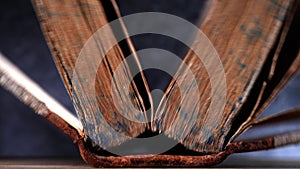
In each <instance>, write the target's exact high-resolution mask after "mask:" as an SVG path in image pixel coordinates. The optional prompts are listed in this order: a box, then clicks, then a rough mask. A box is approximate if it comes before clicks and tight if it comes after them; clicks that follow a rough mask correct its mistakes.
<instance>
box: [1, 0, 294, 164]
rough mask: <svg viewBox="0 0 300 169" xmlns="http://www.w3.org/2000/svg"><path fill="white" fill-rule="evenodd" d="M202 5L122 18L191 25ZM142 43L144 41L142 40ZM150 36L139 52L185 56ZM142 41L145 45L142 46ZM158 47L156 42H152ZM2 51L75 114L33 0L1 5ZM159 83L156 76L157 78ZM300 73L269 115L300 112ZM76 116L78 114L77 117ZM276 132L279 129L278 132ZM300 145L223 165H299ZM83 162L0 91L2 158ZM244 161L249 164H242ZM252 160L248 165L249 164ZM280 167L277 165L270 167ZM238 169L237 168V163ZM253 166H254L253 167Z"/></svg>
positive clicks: (126, 6) (162, 7)
mask: <svg viewBox="0 0 300 169" xmlns="http://www.w3.org/2000/svg"><path fill="white" fill-rule="evenodd" d="M202 6H203V1H198V0H192V1H189V2H188V3H187V2H186V1H183V0H174V1H172V4H170V3H169V1H168V2H167V1H159V0H154V1H134V0H127V1H120V8H121V11H122V13H123V14H130V13H135V12H145V11H159V12H166V13H171V14H175V15H177V16H180V17H183V18H185V19H187V20H188V21H190V22H192V23H196V22H197V20H198V17H199V13H200V12H199V11H200V10H199V9H201V7H202ZM142 39H143V40H142ZM145 39H147V36H140V37H135V38H134V42H135V44H136V48H137V49H138V50H139V49H143V48H148V47H160V48H164V49H167V50H170V51H172V52H174V53H175V54H178V55H183V54H184V50H180V49H179V48H178V44H176V43H173V42H168V43H166V42H165V41H164V38H162V39H157V37H149V38H148V40H145ZM140 41H142V43H139V42H140ZM153 42H154V43H153ZM0 51H1V52H2V53H3V54H4V55H6V57H7V58H9V59H10V60H11V61H12V62H13V63H15V64H16V65H17V66H18V67H19V68H20V69H21V70H23V71H24V72H26V74H28V75H29V76H30V77H31V78H32V79H33V80H35V81H36V82H37V83H38V84H40V85H41V86H42V87H43V88H44V89H45V90H46V91H47V92H49V93H50V94H51V95H52V96H53V97H55V98H56V99H57V100H58V101H59V102H61V103H62V104H63V105H64V106H65V107H67V108H68V109H69V110H70V111H72V112H74V109H73V107H72V104H71V101H70V99H69V96H68V95H67V93H66V90H65V88H64V86H63V84H62V82H61V79H60V77H59V75H58V73H57V70H56V68H55V65H54V62H53V60H52V58H51V55H50V52H49V50H48V48H47V45H46V43H45V40H44V38H43V35H42V33H41V30H40V27H39V23H38V20H37V18H36V16H35V13H34V10H33V8H32V6H31V3H30V0H1V1H0ZM152 78H153V79H155V77H152ZM151 83H152V84H150V85H151V86H155V85H158V86H159V85H162V86H164V85H166V83H165V82H164V81H163V80H161V81H152V82H151ZM299 96H300V74H299V73H298V75H297V76H295V77H294V79H293V80H292V81H291V82H290V83H289V84H288V86H287V87H286V88H285V89H284V90H283V91H282V92H281V93H280V95H279V97H277V98H276V100H275V101H274V102H273V104H272V105H271V106H270V107H269V108H268V109H267V110H266V112H265V114H273V113H276V112H280V111H283V110H287V109H290V108H292V107H300V98H299ZM74 113H75V112H74ZM274 130H275V129H274ZM299 150H300V146H289V147H286V148H280V149H276V150H270V151H262V152H257V153H243V154H238V155H233V156H232V157H231V158H229V159H228V160H227V161H225V163H223V165H224V166H227V165H232V164H230V163H232V162H233V161H236V159H241V160H239V161H238V163H235V164H240V165H243V164H249V165H251V163H249V160H250V161H251V159H255V160H267V161H268V160H271V161H272V160H273V161H274V160H280V161H285V162H291V161H294V162H296V163H289V164H291V165H297V166H298V167H299V166H300V165H299V164H300V153H299ZM59 156H62V157H79V152H78V150H77V147H76V146H74V144H73V143H72V141H71V139H70V138H68V137H67V136H66V135H64V134H63V133H62V132H61V131H59V130H58V129H57V128H56V127H54V126H53V125H52V124H50V123H49V122H48V121H47V120H45V119H43V118H42V117H40V116H38V115H36V114H35V113H34V112H33V111H32V110H31V109H30V108H29V107H27V106H26V105H24V104H23V103H21V102H20V101H18V100H17V99H16V98H15V97H14V96H12V95H11V94H10V93H8V92H6V91H5V90H3V89H2V88H0V158H1V157H2V158H4V157H59ZM243 161H245V162H243ZM247 161H248V163H247ZM269 164H270V165H271V166H272V164H273V165H275V164H276V163H274V162H270V163H269ZM233 165H234V164H233ZM252 165H253V164H252Z"/></svg>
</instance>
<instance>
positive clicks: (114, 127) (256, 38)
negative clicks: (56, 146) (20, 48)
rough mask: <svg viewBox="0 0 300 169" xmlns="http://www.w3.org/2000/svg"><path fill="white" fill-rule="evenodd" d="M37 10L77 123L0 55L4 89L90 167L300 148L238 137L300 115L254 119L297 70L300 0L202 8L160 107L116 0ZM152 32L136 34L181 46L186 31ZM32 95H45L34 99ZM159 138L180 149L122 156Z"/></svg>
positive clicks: (274, 138) (187, 161)
mask: <svg viewBox="0 0 300 169" xmlns="http://www.w3.org/2000/svg"><path fill="white" fill-rule="evenodd" d="M33 5H34V7H35V10H36V13H37V15H38V18H39V20H40V23H41V27H42V30H43V32H44V35H45V38H46V40H47V42H48V45H49V48H50V50H51V52H52V55H53V58H54V61H55V63H56V66H57V68H58V70H59V72H60V74H61V77H62V79H63V81H64V83H65V86H66V89H67V90H68V92H69V95H70V97H71V99H72V101H73V103H74V107H75V108H76V111H77V114H78V118H79V120H78V119H76V118H74V117H73V116H72V115H70V113H68V112H67V111H65V110H64V109H63V108H62V107H61V106H59V104H57V103H56V102H55V101H52V102H49V100H52V99H51V98H50V97H48V96H47V95H46V94H45V93H44V92H43V91H41V90H40V89H37V88H38V87H36V86H35V85H33V83H32V82H30V81H29V82H28V83H26V85H25V86H24V84H22V83H21V82H20V80H18V78H14V76H15V75H18V76H17V77H23V78H22V79H26V77H25V76H24V75H22V73H20V72H19V71H18V70H15V68H13V69H12V70H11V69H10V68H11V67H13V66H12V65H10V64H9V62H8V61H6V60H5V59H4V58H3V59H2V62H3V64H2V65H1V68H2V69H1V81H0V82H1V84H2V85H3V86H4V87H5V88H7V89H8V90H10V91H11V92H13V93H14V94H15V95H16V96H17V97H18V98H20V99H21V100H22V101H24V102H25V103H27V104H28V105H30V106H31V107H33V108H34V109H35V110H36V111H37V112H38V113H39V114H41V115H43V116H44V117H45V118H47V119H49V120H50V121H51V122H52V123H54V124H55V125H56V126H58V127H59V128H60V129H62V130H63V131H64V132H65V133H66V134H68V135H69V136H70V137H71V138H72V139H73V140H74V142H76V143H77V144H78V146H79V148H80V152H81V155H82V157H83V159H84V160H85V161H86V162H87V163H90V164H92V165H94V166H97V167H99V166H190V167H191V166H208V165H214V164H218V163H220V162H221V161H222V160H224V159H225V158H226V157H227V156H228V155H230V154H232V153H238V152H246V151H255V150H262V149H269V148H275V147H279V146H283V145H287V144H293V143H298V142H299V141H300V134H299V133H300V132H299V131H293V132H288V133H275V134H272V135H269V136H266V137H260V138H251V139H249V140H238V141H237V140H235V138H236V137H237V136H238V135H240V134H242V133H243V132H245V131H246V130H248V129H250V128H253V127H255V126H268V125H274V124H276V122H277V121H285V120H288V119H291V118H295V117H298V116H299V115H298V114H299V111H300V110H298V109H296V110H291V111H288V112H282V113H279V114H278V115H275V116H270V117H266V118H260V119H259V118H257V117H258V116H259V115H260V114H261V112H262V111H263V110H264V109H265V107H266V106H267V105H268V104H269V103H270V102H271V101H272V99H273V98H274V97H275V96H276V94H277V93H278V92H279V90H280V89H281V88H282V87H283V86H284V84H285V83H286V82H287V81H288V80H289V79H290V78H291V77H292V76H293V75H294V74H295V73H296V72H297V70H299V68H300V54H299V39H298V34H299V33H298V32H297V30H299V25H300V24H299V1H296V0H295V1H293V0H277V1H276V0H270V1H261V0H245V1H237V0H232V1H217V0H216V1H207V5H206V10H205V12H204V13H203V17H202V20H203V22H201V23H199V26H198V27H199V28H200V29H201V32H200V34H199V32H198V33H197V32H196V33H195V35H194V36H193V37H194V39H192V40H191V42H190V43H189V42H187V44H188V45H189V47H190V48H191V50H189V51H188V52H187V54H186V56H185V57H184V59H183V61H182V63H181V65H180V66H179V67H178V69H177V71H176V72H175V73H174V75H173V76H172V80H171V81H170V83H169V85H168V87H167V89H166V90H165V91H164V94H163V97H162V99H161V101H160V103H159V105H158V106H157V107H155V106H154V100H153V98H152V95H151V91H150V88H149V86H148V83H149V82H148V81H147V77H146V76H145V74H144V72H143V69H144V68H143V65H142V64H141V63H140V61H139V55H138V51H136V50H135V48H134V44H133V43H132V41H131V40H130V37H129V36H130V35H132V34H134V33H136V34H138V33H137V32H134V31H136V29H135V28H132V27H131V25H128V22H130V16H129V17H127V18H126V17H122V15H121V12H120V11H119V9H118V4H117V3H116V2H115V1H113V0H112V1H108V0H101V1H95V0H78V1H52V0H35V1H33ZM62 9H63V10H62ZM140 16H142V18H140V19H144V20H140V22H141V23H144V24H147V23H151V22H153V23H155V21H156V20H159V17H162V18H164V17H166V18H167V19H166V20H165V22H168V21H171V22H170V23H171V24H172V21H174V20H176V18H175V17H173V16H170V15H166V14H159V13H143V15H140ZM121 17H122V18H121ZM131 17H135V16H134V15H133V16H131ZM151 17H152V18H153V17H154V18H155V19H151ZM170 18H171V19H170ZM168 19H169V20H168ZM179 20H180V19H179ZM135 21H136V20H135ZM143 21H144V22H143ZM180 21H182V20H180ZM180 23H185V22H180ZM186 24H188V23H186ZM141 25H142V24H141ZM141 27H143V25H142V26H141ZM155 28H156V27H155V25H151V26H149V25H148V27H146V28H145V30H146V31H148V32H146V31H145V30H143V28H141V32H144V33H160V34H163V35H173V36H174V37H175V38H176V37H177V38H178V39H180V35H181V34H183V32H180V30H179V32H175V33H173V34H170V33H168V31H166V30H164V31H166V32H163V31H162V32H158V31H157V30H156V29H155ZM204 35H205V36H204ZM174 37H173V38H174ZM183 42H185V41H184V40H183ZM129 55H130V57H129ZM7 65H10V66H7ZM8 70H9V71H8ZM11 72H14V73H11ZM37 91H38V93H44V94H43V96H41V97H40V95H39V94H34V93H35V92H37ZM156 136H166V137H168V138H170V139H171V140H174V141H175V142H176V143H178V145H176V146H175V147H173V148H170V149H168V150H166V151H164V152H159V153H158V154H156V152H154V154H151V153H150V154H145V153H140V154H139V153H134V152H127V153H125V154H122V151H119V150H118V147H120V146H124V145H125V146H126V144H128V142H131V141H132V140H139V139H135V138H144V137H146V138H147V137H156ZM140 140H146V139H140ZM158 140H159V141H161V139H158ZM133 142H134V141H133ZM145 144H146V143H145ZM156 144H157V146H158V144H163V142H156Z"/></svg>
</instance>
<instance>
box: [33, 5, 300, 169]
mask: <svg viewBox="0 0 300 169" xmlns="http://www.w3.org/2000/svg"><path fill="white" fill-rule="evenodd" d="M107 3H111V4H113V6H114V10H115V13H116V16H119V17H120V16H121V14H120V11H118V9H117V6H116V3H115V2H114V1H112V2H110V1H106V0H103V1H93V0H78V1H50V0H49V1H47V0H35V1H33V4H34V6H35V9H36V12H37V15H38V17H39V19H40V23H41V26H42V29H43V32H44V34H45V37H46V39H47V42H48V45H49V47H50V49H51V51H52V54H53V57H54V60H55V62H56V64H57V68H58V69H59V71H60V73H61V76H62V78H63V80H64V82H65V84H66V88H67V90H68V92H69V94H70V95H72V84H71V80H70V79H71V75H72V72H73V68H74V64H75V61H76V58H77V56H78V54H79V52H80V50H81V48H82V46H83V45H84V43H85V41H86V40H87V39H88V38H89V37H90V36H91V35H92V33H93V32H94V31H96V30H97V29H98V28H99V27H101V26H102V25H104V24H106V23H107V22H108V20H105V19H103V16H105V15H107V13H105V12H104V9H105V5H104V4H107ZM62 8H63V9H64V10H62ZM251 10H252V11H251ZM247 12H248V13H249V15H245V14H244V13H246V14H247ZM251 12H252V13H251ZM255 13H257V14H258V15H260V16H261V18H260V19H262V20H257V18H250V16H252V15H250V14H255ZM264 13H267V14H270V15H265V14H264ZM244 15H245V16H244ZM240 16H241V17H240ZM270 16H272V17H273V18H271V17H270ZM101 17H102V19H101ZM224 17H226V18H224ZM227 17H228V18H227ZM107 18H109V16H108V17H107ZM270 18H271V19H270ZM224 21H226V23H225V22H224ZM241 21H243V23H244V24H243V23H240V22H241ZM260 24H264V26H263V27H260ZM224 25H225V26H226V27H225V26H224ZM299 25H300V24H299V1H292V0H291V1H284V0H278V1H275V0H271V1H251V0H249V1H213V2H212V4H211V6H210V10H209V13H208V14H207V17H206V19H204V22H203V24H202V25H201V28H202V30H203V31H204V32H205V33H206V34H207V35H208V37H209V38H211V39H212V43H213V44H214V45H215V47H216V48H217V50H218V51H219V52H220V55H222V56H224V57H223V58H226V57H225V56H226V55H231V54H232V53H233V52H235V51H230V49H229V48H228V46H230V45H232V47H237V46H235V45H236V44H235V42H234V40H235V38H236V39H242V40H241V43H240V45H242V44H243V43H244V44H248V45H249V44H250V45H253V44H257V46H255V45H254V46H255V47H253V48H252V49H251V48H249V49H247V50H248V51H250V55H251V56H253V57H256V56H257V55H259V54H261V57H262V58H264V59H265V60H266V62H265V63H267V64H264V65H263V66H262V67H260V68H261V71H258V73H259V74H258V75H257V78H255V79H254V80H255V82H254V83H253V86H252V88H251V91H250V94H249V95H248V97H247V98H248V99H246V101H245V102H244V103H243V104H241V105H238V110H239V112H244V113H243V114H242V113H240V114H239V115H237V116H230V117H229V118H227V119H229V121H227V122H228V123H229V124H230V125H228V126H227V128H226V129H225V130H224V133H223V135H222V134H221V135H219V132H216V133H215V137H216V138H220V140H222V141H223V142H222V143H223V146H222V148H221V150H218V151H216V152H212V153H208V154H207V155H205V154H203V155H197V156H196V155H193V156H192V155H191V156H190V155H168V154H162V155H143V156H141V155H140V156H139V155H136V156H104V155H101V154H97V153H95V151H93V150H92V149H91V147H90V146H88V145H87V143H86V141H87V140H86V136H85V134H84V131H78V130H77V129H75V128H73V127H72V126H71V125H69V124H68V123H67V122H66V121H65V120H64V119H62V118H60V117H59V116H58V115H57V114H56V113H55V112H51V111H49V113H46V114H44V115H43V116H44V117H45V118H47V119H48V120H49V121H51V122H52V123H53V124H54V125H56V126H57V127H58V128H60V129H61V130H62V131H64V132H65V133H66V134H67V135H69V136H70V137H71V138H72V139H73V141H74V142H75V143H76V144H77V145H78V147H79V149H80V153H81V155H82V158H83V159H84V160H85V161H86V162H87V163H89V164H92V165H93V166H95V167H100V166H181V167H183V166H185V167H193V166H210V165H215V164H218V163H220V162H221V161H222V160H224V159H225V158H226V157H227V156H228V155H230V154H232V153H239V152H246V151H255V150H263V149H270V148H275V147H279V146H283V145H287V144H293V143H297V142H299V140H300V138H299V133H298V132H292V133H282V134H279V135H275V136H270V137H266V138H260V139H254V140H249V141H237V142H235V141H233V140H234V138H235V136H237V135H239V134H241V133H242V132H243V131H245V130H247V129H249V128H251V127H252V126H255V125H259V124H262V123H265V122H266V121H268V120H272V119H273V118H276V117H269V118H266V119H260V120H257V119H256V117H257V116H258V115H259V114H260V113H261V112H262V110H263V109H264V108H265V107H266V106H267V105H268V103H270V101H271V100H272V98H274V97H275V95H276V94H277V93H278V91H279V90H280V89H281V88H282V87H283V85H284V84H285V83H286V82H287V80H288V79H290V78H291V77H292V75H293V74H295V72H296V71H297V70H298V69H299V67H300V55H299V39H297V37H299V33H298V32H297V30H299ZM222 26H223V27H222ZM247 26H248V27H247ZM255 26H256V27H255ZM236 29H239V30H240V31H241V32H242V33H243V34H226V33H223V30H226V32H230V30H231V31H232V32H234V30H236ZM265 32H266V34H264V36H263V33H265ZM220 37H222V39H218V38H220ZM264 38H265V39H264ZM264 40H266V41H267V42H266V43H265V42H263V41H264ZM224 42H225V44H224ZM226 42H228V43H226ZM127 43H128V44H129V48H130V49H131V50H133V51H134V49H133V48H132V47H131V45H132V44H131V42H130V40H127ZM264 43H265V44H266V46H267V48H266V49H264V47H265V46H263V44H264ZM290 45H292V47H291V46H290ZM116 50H118V49H116ZM257 50H258V51H257ZM192 55H193V54H192V53H189V54H188V55H187V57H186V58H187V59H186V61H187V62H189V61H190V60H193V58H192ZM286 56H289V59H285V58H286ZM191 58H192V59H191ZM189 59H190V60H189ZM222 61H223V62H226V60H222ZM240 61H242V60H240ZM245 61H247V60H245ZM249 62H250V61H249ZM240 64H242V63H240ZM241 67H244V66H243V64H242V66H241ZM240 71H241V70H240ZM246 75H248V76H249V77H251V73H248V74H247V73H246ZM230 76H232V77H235V76H236V75H235V74H234V73H232V74H231V75H230ZM250 82H251V81H250ZM146 90H148V89H146ZM235 90H236V89H235ZM241 92H242V91H241ZM232 97H237V96H232ZM237 99H238V98H237ZM235 101H236V100H234V99H233V102H235ZM249 108H250V110H249ZM227 109H229V108H227ZM227 111H228V110H227ZM228 112H229V111H228ZM295 112H299V110H294V111H290V112H287V113H288V114H293V115H296V114H297V113H295ZM225 115H226V114H225ZM228 116H229V114H228ZM225 127H226V126H225Z"/></svg>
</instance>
